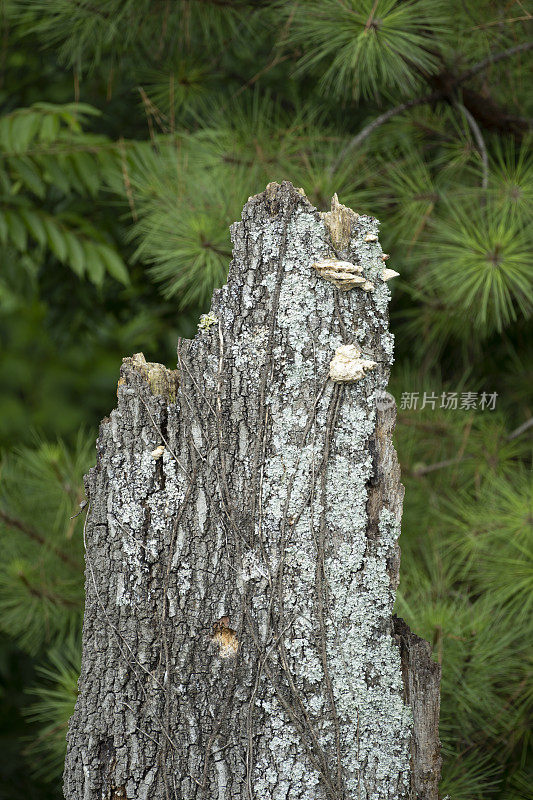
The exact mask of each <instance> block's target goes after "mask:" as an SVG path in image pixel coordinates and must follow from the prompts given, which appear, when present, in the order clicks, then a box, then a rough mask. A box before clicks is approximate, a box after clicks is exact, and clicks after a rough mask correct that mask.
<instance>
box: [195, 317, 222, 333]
mask: <svg viewBox="0 0 533 800" xmlns="http://www.w3.org/2000/svg"><path fill="white" fill-rule="evenodd" d="M217 322H218V317H217V316H215V314H211V313H209V314H202V316H201V317H200V321H199V323H198V330H199V331H208V330H209V329H210V328H212V327H213V325H215V324H216V323H217Z"/></svg>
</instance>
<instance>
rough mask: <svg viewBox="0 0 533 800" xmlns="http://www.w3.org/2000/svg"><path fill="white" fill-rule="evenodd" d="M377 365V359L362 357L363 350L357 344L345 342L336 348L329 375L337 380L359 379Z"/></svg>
mask: <svg viewBox="0 0 533 800" xmlns="http://www.w3.org/2000/svg"><path fill="white" fill-rule="evenodd" d="M376 366H377V362H376V361H370V359H366V358H361V350H360V349H359V347H357V345H356V344H343V345H341V346H340V347H337V349H336V350H335V355H334V356H333V358H332V360H331V363H330V365H329V377H330V378H331V380H332V381H336V382H348V381H359V380H361V378H362V377H364V374H365V372H368V371H369V370H372V369H374V368H375V367H376Z"/></svg>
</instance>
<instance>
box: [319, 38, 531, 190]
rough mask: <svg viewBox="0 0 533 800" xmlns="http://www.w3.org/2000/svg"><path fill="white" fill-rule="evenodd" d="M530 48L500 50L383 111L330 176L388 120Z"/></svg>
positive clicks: (444, 94) (352, 142)
mask: <svg viewBox="0 0 533 800" xmlns="http://www.w3.org/2000/svg"><path fill="white" fill-rule="evenodd" d="M532 48H533V42H523V43H522V44H520V45H516V47H510V48H508V49H507V50H502V51H501V52H500V53H495V54H494V55H492V56H489V57H488V58H485V59H483V61H479V62H478V63H477V64H474V65H473V66H472V67H471V68H470V69H468V70H466V71H465V72H462V73H461V74H460V75H457V76H455V77H454V76H452V77H451V78H450V79H449V80H448V81H446V83H447V86H445V87H444V88H442V89H438V90H437V91H434V92H431V93H430V94H425V95H423V96H422V97H417V98H415V99H414V100H409V101H408V102H406V103H401V104H400V105H398V106H395V107H394V108H391V109H389V110H388V111H385V112H384V113H383V114H380V116H379V117H376V119H374V120H373V121H372V122H370V123H369V124H368V125H367V126H366V127H364V128H363V130H362V131H360V132H359V133H358V134H357V135H356V136H354V137H353V139H350V141H349V142H348V143H347V144H346V146H345V147H344V148H343V149H342V150H341V152H340V154H339V155H338V156H337V158H336V159H335V161H334V162H333V164H332V166H331V167H330V170H329V174H330V176H331V175H332V174H333V172H334V171H335V170H336V169H337V167H338V166H339V164H340V163H341V161H342V159H343V158H344V157H345V156H346V154H347V153H348V152H349V151H350V150H352V149H353V148H354V147H357V146H358V145H360V144H361V143H362V142H364V140H365V139H366V138H367V137H368V136H370V134H371V133H373V132H374V131H375V130H376V128H379V127H380V126H381V125H383V124H384V123H385V122H388V120H389V119H392V117H395V116H397V115H398V114H403V112H404V111H408V110H409V109H410V108H415V107H416V106H421V105H426V104H427V103H433V102H434V101H436V100H442V99H445V98H448V97H449V96H450V94H451V93H452V91H453V90H454V89H456V88H457V87H458V86H460V85H461V84H463V83H465V82H466V81H467V80H469V79H470V78H472V77H473V76H474V75H477V74H478V72H481V71H482V70H483V69H485V68H486V67H488V66H490V65H491V64H495V63H496V62H498V61H502V60H503V59H505V58H510V57H511V56H513V55H515V54H516V53H520V52H525V51H526V50H531V49H532ZM465 110H466V109H465ZM470 116H471V117H472V119H473V116H472V115H470ZM467 119H468V117H467ZM469 121H470V120H469ZM478 130H479V128H478ZM474 135H475V134H474ZM476 138H477V137H476ZM480 149H481V148H480Z"/></svg>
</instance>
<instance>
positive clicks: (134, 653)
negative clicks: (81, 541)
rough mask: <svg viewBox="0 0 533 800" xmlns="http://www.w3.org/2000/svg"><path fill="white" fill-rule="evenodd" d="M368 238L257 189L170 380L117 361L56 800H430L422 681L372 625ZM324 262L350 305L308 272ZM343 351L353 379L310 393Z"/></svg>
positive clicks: (380, 454) (387, 347)
mask: <svg viewBox="0 0 533 800" xmlns="http://www.w3.org/2000/svg"><path fill="white" fill-rule="evenodd" d="M377 225H378V223H377V221H376V220H375V219H372V218H370V217H366V216H360V215H357V214H355V213H354V212H353V211H350V210H349V209H347V208H345V207H344V206H340V205H339V204H338V202H337V200H336V198H334V200H333V201H332V211H331V212H328V213H327V214H320V213H319V212H317V211H316V209H314V208H313V207H312V206H311V204H310V203H309V201H308V200H307V198H306V197H305V196H304V195H303V192H302V191H301V190H296V189H295V188H294V187H293V186H292V185H291V184H290V183H287V182H284V183H283V184H281V185H278V184H270V185H269V186H268V187H267V189H266V190H265V192H263V193H262V194H260V195H257V196H256V197H252V198H250V199H249V201H248V203H247V204H246V206H245V207H244V210H243V213H242V221H241V222H238V223H235V224H234V225H233V226H232V238H233V242H234V253H233V260H232V262H231V265H230V269H229V277H228V283H227V285H226V286H224V287H223V288H222V289H221V290H218V291H216V292H215V293H214V297H213V303H212V308H211V312H210V314H209V315H208V316H207V317H206V318H204V320H203V322H202V324H201V327H200V330H199V332H198V335H197V336H196V337H195V339H194V340H192V341H183V340H182V341H180V342H179V345H178V363H177V367H178V369H177V371H176V372H171V371H169V370H166V369H165V368H164V367H162V366H161V365H157V364H147V363H146V361H145V360H144V357H143V356H142V354H138V355H137V356H134V357H133V358H126V359H124V363H123V366H122V369H121V378H120V381H119V387H118V407H117V409H116V410H115V411H113V412H112V413H111V416H110V418H108V419H105V420H104V421H103V422H102V425H101V428H100V435H99V438H98V444H97V450H98V457H97V464H96V466H95V467H94V468H93V469H92V470H91V471H90V473H89V475H88V476H87V478H86V490H87V495H88V498H89V501H90V505H89V510H88V516H87V520H86V530H85V539H86V564H87V569H86V606H85V618H84V628H83V659H82V672H81V677H80V680H79V696H78V699H77V703H76V709H75V712H74V715H73V717H72V719H71V721H70V728H69V734H68V752H67V758H66V764H65V776H64V788H65V797H66V798H67V800H74V798H75V799H76V800H82V799H83V800H96V799H97V798H98V800H100V799H101V798H105V799H106V800H111V798H130V800H133V799H135V800H143V798H150V799H152V798H153V799H154V800H169V798H172V800H181V799H182V798H183V799H184V800H193V798H194V800H196V799H197V798H198V800H200V798H208V799H209V800H211V799H212V798H213V799H215V800H230V798H231V800H239V799H240V798H242V799H243V800H244V799H245V798H246V799H247V800H251V798H256V800H326V799H327V800H341V798H342V800H370V799H372V800H381V798H383V799H385V798H387V800H393V799H394V800H403V798H421V799H423V800H437V797H438V793H437V781H438V775H439V766H440V760H439V742H438V706H439V668H438V666H437V665H436V664H435V663H434V662H433V661H432V660H431V656H430V648H429V646H428V645H427V644H426V643H424V642H421V640H418V639H417V638H416V637H413V635H412V634H410V632H409V630H408V628H407V626H405V624H404V623H402V622H401V621H397V622H396V623H394V622H393V617H392V607H393V603H394V597H395V590H396V588H397V585H398V573H399V547H398V543H397V540H398V536H399V532H400V517H401V508H402V498H403V487H402V485H401V484H400V475H399V467H398V462H397V459H396V454H395V452H394V448H393V446H392V430H393V426H394V418H395V411H394V404H393V403H388V402H386V401H385V402H381V403H376V397H377V394H376V393H379V392H383V391H384V390H385V388H386V385H387V380H388V375H389V367H390V364H391V363H392V350H393V337H392V335H391V334H390V333H389V330H388V320H387V304H388V301H389V290H388V288H387V283H386V282H385V281H384V280H383V277H382V275H383V267H384V262H383V260H382V251H381V247H380V246H379V243H378V242H377V236H376V234H377ZM332 258H333V259H336V260H341V261H348V262H351V264H352V265H355V270H356V271H355V272H354V273H353V274H354V275H361V274H362V275H363V276H364V278H365V279H366V280H367V281H368V282H369V284H372V286H373V290H372V289H369V288H368V286H367V287H366V289H365V288H361V282H360V281H359V283H357V282H356V283H355V285H354V286H353V288H350V289H348V288H347V286H346V277H345V278H341V279H339V278H338V276H337V281H336V283H337V285H343V280H344V285H343V288H337V285H336V284H335V283H332V280H333V279H334V278H332V275H331V270H330V272H329V273H328V270H327V269H325V270H323V271H322V272H320V270H317V269H316V268H315V269H314V268H313V267H312V264H313V263H315V262H318V261H323V260H324V259H332ZM352 343H356V344H358V346H359V347H360V349H361V351H362V355H361V359H362V360H364V361H365V364H366V366H364V367H361V369H360V371H359V373H358V374H359V377H358V379H356V380H351V381H350V380H342V379H340V378H339V377H338V375H337V379H336V380H332V379H330V378H329V370H330V362H331V361H332V358H333V356H334V353H335V350H336V349H337V348H338V347H339V346H341V345H343V344H352ZM352 355H353V353H352ZM356 360H357V359H356ZM341 361H342V359H341ZM348 362H349V363H348V367H347V368H348V370H349V369H352V377H353V367H354V363H353V359H352V360H351V361H350V359H348ZM371 362H375V363H374V366H371V365H370V366H369V364H371ZM357 363H359V361H358V362H357ZM343 369H345V367H344V366H343V365H342V364H341V367H340V371H341V373H342V371H343ZM357 369H358V368H357ZM357 369H356V370H355V372H356V373H357ZM337 372H338V370H337ZM335 374H337V373H335ZM341 377H342V376H341ZM345 377H346V375H345ZM348 377H349V375H348ZM385 397H386V396H385Z"/></svg>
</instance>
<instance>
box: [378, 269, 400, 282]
mask: <svg viewBox="0 0 533 800" xmlns="http://www.w3.org/2000/svg"><path fill="white" fill-rule="evenodd" d="M399 274H400V273H399V272H396V270H395V269H388V268H387V267H385V269H384V270H383V272H382V273H381V277H382V278H383V280H384V281H390V279H391V278H397V277H398V275H399Z"/></svg>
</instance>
